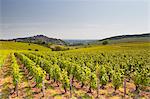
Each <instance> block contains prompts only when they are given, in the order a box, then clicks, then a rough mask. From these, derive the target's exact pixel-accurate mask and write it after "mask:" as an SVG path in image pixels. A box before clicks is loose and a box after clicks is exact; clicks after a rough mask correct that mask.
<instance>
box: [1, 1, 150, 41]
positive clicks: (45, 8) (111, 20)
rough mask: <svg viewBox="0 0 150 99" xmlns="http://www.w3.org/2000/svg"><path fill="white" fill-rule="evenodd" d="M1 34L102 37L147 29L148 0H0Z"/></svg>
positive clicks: (15, 35)
mask: <svg viewBox="0 0 150 99" xmlns="http://www.w3.org/2000/svg"><path fill="white" fill-rule="evenodd" d="M0 5H1V6H0V7H1V8H0V9H1V10H0V11H1V13H0V27H1V30H0V38H16V37H25V36H33V35H37V34H44V35H46V36H49V37H55V38H60V39H102V38H105V37H110V36H115V35H124V34H141V33H148V32H150V19H149V18H150V1H149V0H0Z"/></svg>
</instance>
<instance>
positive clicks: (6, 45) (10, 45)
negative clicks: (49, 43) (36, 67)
mask: <svg viewBox="0 0 150 99" xmlns="http://www.w3.org/2000/svg"><path fill="white" fill-rule="evenodd" d="M36 49H37V50H38V51H50V49H49V48H47V47H43V46H40V45H37V44H33V43H22V42H14V41H0V50H16V51H18V50H31V51H35V50H36Z"/></svg>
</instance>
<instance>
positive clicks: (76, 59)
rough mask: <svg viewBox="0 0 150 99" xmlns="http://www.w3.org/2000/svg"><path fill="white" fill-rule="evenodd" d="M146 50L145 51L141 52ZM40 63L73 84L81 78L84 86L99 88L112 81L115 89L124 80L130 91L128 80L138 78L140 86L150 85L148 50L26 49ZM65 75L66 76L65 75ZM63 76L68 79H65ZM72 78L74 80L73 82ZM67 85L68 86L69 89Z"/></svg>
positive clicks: (67, 83)
mask: <svg viewBox="0 0 150 99" xmlns="http://www.w3.org/2000/svg"><path fill="white" fill-rule="evenodd" d="M141 53H142V54H141ZM24 54H25V55H26V56H27V57H29V58H30V59H31V60H33V61H34V62H35V63H37V64H38V65H39V66H40V67H41V68H42V69H43V70H45V71H46V72H47V74H49V75H50V77H51V78H52V79H53V80H55V81H56V82H61V83H63V86H64V85H65V88H66V87H69V86H70V89H71V87H72V85H73V82H74V81H77V82H79V83H80V84H81V87H83V86H86V87H87V86H89V91H88V92H91V89H94V90H95V89H97V96H99V90H100V86H101V88H104V87H105V85H107V84H108V83H109V82H111V83H112V85H113V87H114V91H116V90H117V89H118V88H119V87H120V86H121V85H122V84H123V86H124V95H125V94H126V81H128V80H129V81H130V82H134V84H135V86H136V90H137V91H139V89H141V87H143V86H149V85H150V83H149V82H150V73H149V71H150V67H149V61H148V60H149V59H148V58H149V55H147V54H146V51H145V50H143V51H139V52H138V51H137V52H136V53H133V52H132V51H126V52H124V51H118V52H117V51H116V52H99V51H97V52H86V53H85V52H82V53H80V54H78V53H76V52H74V53H73V52H57V53H51V54H47V53H45V54H44V53H35V52H34V53H33V52H31V53H24ZM61 75H63V76H61ZM61 77H63V78H64V79H65V80H63V79H62V78H61ZM69 80H70V83H69ZM65 88H64V89H65Z"/></svg>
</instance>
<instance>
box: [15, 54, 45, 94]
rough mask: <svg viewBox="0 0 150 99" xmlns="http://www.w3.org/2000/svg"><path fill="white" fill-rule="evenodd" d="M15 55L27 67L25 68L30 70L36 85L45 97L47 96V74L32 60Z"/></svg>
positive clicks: (21, 55)
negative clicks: (45, 83)
mask: <svg viewBox="0 0 150 99" xmlns="http://www.w3.org/2000/svg"><path fill="white" fill-rule="evenodd" d="M15 55H16V56H17V57H18V58H19V59H20V60H21V62H22V63H23V64H24V65H25V66H24V68H25V69H27V70H28V72H29V73H30V74H31V75H32V76H33V78H34V79H35V82H36V85H37V86H38V87H40V88H42V92H43V96H44V94H45V92H44V90H45V85H44V81H45V76H46V72H45V71H44V70H43V69H42V68H41V67H40V66H39V65H37V64H35V63H34V62H33V61H32V60H30V59H29V58H28V57H26V56H25V55H23V54H20V53H15Z"/></svg>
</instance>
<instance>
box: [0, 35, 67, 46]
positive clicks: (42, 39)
mask: <svg viewBox="0 0 150 99" xmlns="http://www.w3.org/2000/svg"><path fill="white" fill-rule="evenodd" d="M1 41H16V42H27V43H35V44H41V45H48V44H56V45H66V43H65V41H63V40H61V39H56V38H49V37H47V36H44V35H36V36H32V37H24V38H15V39H8V40H1Z"/></svg>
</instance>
